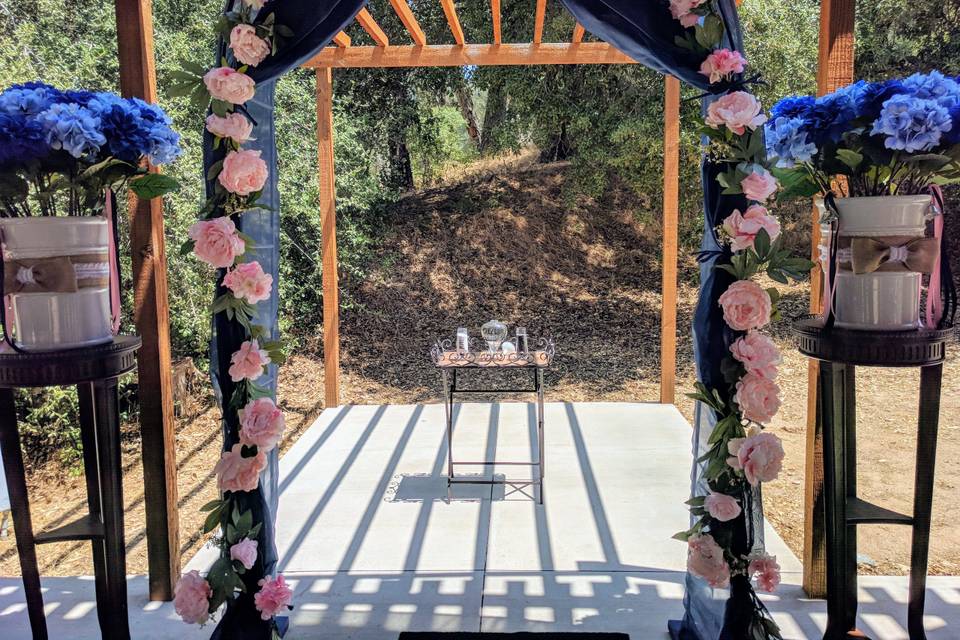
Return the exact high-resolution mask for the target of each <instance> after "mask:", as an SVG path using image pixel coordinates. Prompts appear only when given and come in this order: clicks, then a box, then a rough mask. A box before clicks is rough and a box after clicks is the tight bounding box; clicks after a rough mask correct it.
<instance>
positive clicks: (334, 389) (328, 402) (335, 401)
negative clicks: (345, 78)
mask: <svg viewBox="0 0 960 640" xmlns="http://www.w3.org/2000/svg"><path fill="white" fill-rule="evenodd" d="M317 161H318V162H317V175H318V178H319V180H320V242H321V254H322V255H321V257H322V262H323V267H322V269H323V371H324V398H325V401H324V404H325V406H327V407H336V406H337V405H339V404H340V291H339V289H338V284H337V210H336V183H335V177H334V173H333V70H332V69H331V68H330V67H319V68H317Z"/></svg>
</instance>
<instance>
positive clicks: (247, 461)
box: [213, 443, 267, 491]
mask: <svg viewBox="0 0 960 640" xmlns="http://www.w3.org/2000/svg"><path fill="white" fill-rule="evenodd" d="M242 448H243V445H242V444H240V443H237V444H235V445H233V448H231V449H230V451H224V452H223V453H222V454H221V455H220V461H219V462H217V466H216V467H214V469H213V470H214V471H215V472H216V474H217V487H218V488H219V489H220V491H253V490H254V489H256V488H257V485H259V484H260V472H261V471H263V470H264V469H266V468H267V454H266V453H264V452H263V451H257V455H255V456H253V457H251V458H244V457H243V456H242V455H241V454H240V451H241V449H242Z"/></svg>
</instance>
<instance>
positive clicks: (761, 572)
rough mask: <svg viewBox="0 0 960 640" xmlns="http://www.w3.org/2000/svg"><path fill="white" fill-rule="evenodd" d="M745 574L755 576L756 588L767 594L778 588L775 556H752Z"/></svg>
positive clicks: (777, 568) (764, 554)
mask: <svg viewBox="0 0 960 640" xmlns="http://www.w3.org/2000/svg"><path fill="white" fill-rule="evenodd" d="M747 572H748V573H749V574H750V575H751V576H752V575H753V574H756V575H757V586H758V587H760V588H761V589H763V590H764V591H766V592H767V593H773V592H774V591H776V590H777V587H778V586H780V565H779V564H777V556H771V555H767V554H766V553H762V554H757V555H755V556H753V557H752V558H750V565H749V566H748V567H747Z"/></svg>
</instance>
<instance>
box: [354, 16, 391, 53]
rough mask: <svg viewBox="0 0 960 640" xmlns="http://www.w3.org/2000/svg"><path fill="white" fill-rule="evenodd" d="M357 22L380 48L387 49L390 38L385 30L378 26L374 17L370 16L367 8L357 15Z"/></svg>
mask: <svg viewBox="0 0 960 640" xmlns="http://www.w3.org/2000/svg"><path fill="white" fill-rule="evenodd" d="M357 22H359V23H360V26H361V27H363V30H364V31H366V32H367V33H368V34H370V37H371V38H373V41H374V42H376V43H377V46H378V47H386V46H387V45H389V44H390V38H388V37H387V34H386V33H384V31H383V29H381V28H380V25H378V24H377V21H376V20H374V19H373V16H372V15H370V12H369V11H367V9H366V8H363V9H360V12H359V13H357Z"/></svg>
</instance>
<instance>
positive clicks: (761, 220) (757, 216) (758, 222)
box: [723, 204, 780, 251]
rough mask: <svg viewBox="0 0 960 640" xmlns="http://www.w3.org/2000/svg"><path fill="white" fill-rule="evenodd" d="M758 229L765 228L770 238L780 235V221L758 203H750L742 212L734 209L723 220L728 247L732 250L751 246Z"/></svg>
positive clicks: (740, 249)
mask: <svg viewBox="0 0 960 640" xmlns="http://www.w3.org/2000/svg"><path fill="white" fill-rule="evenodd" d="M760 229H765V230H766V232H767V235H768V236H770V239H771V240H776V239H777V236H779V235H780V222H779V221H778V220H777V219H776V218H774V217H773V216H771V215H770V213H769V212H768V211H767V208H766V207H764V206H762V205H759V204H752V205H750V206H749V207H747V210H746V212H745V213H743V214H741V213H740V210H739V209H734V210H733V213H731V214H730V215H729V216H727V218H726V219H725V220H724V221H723V230H724V231H725V232H726V233H727V235H729V236H730V248H731V249H733V250H734V251H743V250H745V249H748V248H752V247H753V242H754V240H756V238H757V233H759V232H760Z"/></svg>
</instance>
